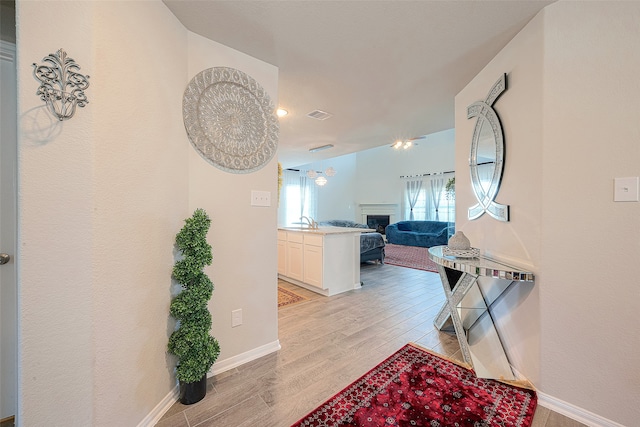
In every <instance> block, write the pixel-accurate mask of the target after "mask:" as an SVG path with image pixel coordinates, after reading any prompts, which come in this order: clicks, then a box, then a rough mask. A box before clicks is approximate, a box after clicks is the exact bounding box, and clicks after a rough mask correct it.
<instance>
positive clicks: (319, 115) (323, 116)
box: [307, 110, 333, 120]
mask: <svg viewBox="0 0 640 427" xmlns="http://www.w3.org/2000/svg"><path fill="white" fill-rule="evenodd" d="M331 116H333V114H331V113H327V112H326V111H322V110H313V111H312V112H310V113H308V114H307V117H310V118H312V119H316V120H327V119H328V118H329V117H331Z"/></svg>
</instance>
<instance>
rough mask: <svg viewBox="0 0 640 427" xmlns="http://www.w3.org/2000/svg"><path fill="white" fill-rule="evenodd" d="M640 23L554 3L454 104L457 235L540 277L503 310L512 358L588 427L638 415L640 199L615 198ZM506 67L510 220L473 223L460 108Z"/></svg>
mask: <svg viewBox="0 0 640 427" xmlns="http://www.w3.org/2000/svg"><path fill="white" fill-rule="evenodd" d="M639 19H640V5H639V4H637V3H632V2H587V3H584V2H580V3H578V2H568V1H567V2H565V1H561V2H558V3H554V4H552V5H550V6H548V7H546V8H545V9H544V10H543V11H542V12H541V13H540V14H539V15H538V16H537V17H536V18H535V19H534V20H532V21H531V22H530V23H529V24H528V25H527V27H525V29H523V31H522V32H521V33H520V34H518V36H516V38H514V40H513V41H512V42H511V43H510V44H509V45H508V46H506V47H505V49H503V50H502V51H501V52H500V53H499V54H498V55H497V56H496V57H495V58H494V59H493V61H491V63H489V64H488V65H487V67H486V68H485V69H484V70H483V71H482V72H481V73H480V74H478V76H476V78H474V80H473V81H472V82H471V83H470V84H469V85H468V86H467V87H466V88H465V89H464V90H463V91H461V92H460V94H458V96H457V97H456V165H457V169H458V178H459V179H457V180H456V181H457V182H456V203H457V218H456V219H457V224H458V228H459V229H463V230H464V232H465V234H467V235H468V236H469V238H470V240H471V243H472V244H473V245H474V246H478V247H480V248H481V249H483V250H485V251H488V252H490V253H492V254H493V255H494V256H497V257H500V258H503V259H505V260H508V261H511V262H513V263H516V264H517V265H521V266H523V267H525V268H526V267H527V266H530V267H531V269H532V270H533V271H534V273H535V274H536V282H535V285H534V286H533V288H531V289H529V288H527V287H525V288H524V289H522V290H521V291H520V292H518V293H516V294H513V295H511V296H509V300H510V301H509V304H510V305H511V306H512V308H513V311H512V313H511V315H510V316H509V317H507V316H506V314H505V313H506V310H504V308H505V307H501V308H499V309H498V311H499V312H500V313H501V314H502V316H503V317H502V318H501V319H500V320H501V323H500V327H501V332H502V333H503V337H506V341H507V347H508V353H509V356H510V357H511V360H512V362H513V363H514V365H515V366H516V368H518V370H520V371H521V372H522V373H524V374H525V375H526V376H528V377H529V379H531V380H532V381H533V382H534V384H535V386H536V387H537V388H538V390H539V391H540V394H539V396H540V400H541V403H542V404H543V405H545V406H548V407H551V408H552V409H555V410H559V411H560V412H564V413H565V414H567V415H570V416H572V417H574V418H576V419H579V420H581V421H583V422H585V423H588V424H590V425H614V423H620V424H622V425H635V424H636V423H637V420H638V419H640V409H639V407H638V405H637V402H638V401H640V388H639V387H638V381H639V379H640V371H639V370H638V364H637V354H638V350H640V338H638V335H637V334H636V333H635V332H633V331H634V327H635V326H634V325H635V324H636V320H637V317H638V316H637V309H636V308H635V306H634V303H633V302H634V301H636V300H637V299H638V297H639V296H640V291H638V287H637V284H636V283H635V280H634V279H633V278H635V277H638V275H639V274H640V265H639V264H638V262H637V259H638V254H639V253H640V203H614V202H613V178H614V177H617V176H638V175H640V168H639V166H638V165H640V148H639V147H640V145H639V144H638V136H639V135H640V132H639V131H638V126H637V122H638V118H637V108H636V103H637V102H636V100H637V99H638V97H639V96H640V85H638V79H637V76H636V73H635V71H634V70H637V69H638V67H639V65H640V49H638V47H640V46H639V44H640V30H639V27H638V26H637V22H638V20H639ZM503 72H506V73H508V76H509V89H508V90H507V91H506V92H505V94H504V95H503V96H502V97H501V98H500V99H499V100H498V101H497V103H496V104H495V108H496V110H497V111H498V114H499V115H500V117H501V119H502V123H503V126H504V129H505V144H506V164H505V173H504V177H503V185H502V187H501V190H500V192H499V193H498V196H497V201H498V202H500V203H506V204H509V205H510V206H511V213H512V218H511V221H510V222H509V223H500V222H498V221H495V220H493V219H491V218H489V217H487V216H486V215H485V216H484V217H482V218H480V219H478V220H476V221H471V222H469V221H467V220H466V215H467V208H468V207H469V206H471V205H472V204H474V203H475V201H474V200H473V197H472V193H471V189H470V187H469V186H468V184H467V186H463V183H464V182H468V168H467V166H466V165H467V161H468V156H469V148H470V142H471V134H472V127H473V124H474V123H475V120H466V107H467V106H468V105H469V104H470V103H471V102H473V101H476V100H479V99H483V98H484V97H485V96H486V93H487V91H488V89H489V88H490V87H491V85H492V84H493V82H495V80H496V79H497V78H498V77H499V75H500V74H501V73H503ZM463 170H464V171H465V172H464V173H463ZM465 175H466V176H465Z"/></svg>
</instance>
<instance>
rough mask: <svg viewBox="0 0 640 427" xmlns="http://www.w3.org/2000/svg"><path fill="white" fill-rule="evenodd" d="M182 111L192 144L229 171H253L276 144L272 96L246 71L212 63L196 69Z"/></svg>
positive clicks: (275, 122) (259, 166) (211, 161)
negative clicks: (197, 71) (212, 66)
mask: <svg viewBox="0 0 640 427" xmlns="http://www.w3.org/2000/svg"><path fill="white" fill-rule="evenodd" d="M182 115H183V118H184V126H185V128H186V130H187V135H188V136H189V140H190V141H191V144H192V145H193V147H194V148H195V149H196V150H197V151H198V152H199V153H200V155H202V157H204V158H205V159H206V160H207V161H208V162H209V163H211V164H212V165H214V166H216V167H217V168H219V169H222V170H224V171H226V172H232V173H249V172H254V171H256V170H258V169H260V168H262V167H263V166H264V165H265V164H267V163H268V162H269V160H271V158H272V157H273V155H274V154H275V152H276V149H277V148H278V133H279V125H278V118H277V116H276V113H275V108H274V106H273V104H272V103H271V98H269V95H268V94H267V92H266V91H265V90H264V89H263V88H262V87H261V86H260V85H259V84H258V82H256V81H255V80H254V79H253V78H251V77H250V76H248V75H246V74H245V73H243V72H242V71H239V70H236V69H233V68H227V67H214V68H209V69H206V70H204V71H201V72H200V73H198V74H197V75H196V76H195V77H194V78H193V79H191V81H190V82H189V84H188V85H187V88H186V89H185V91H184V96H183V98H182Z"/></svg>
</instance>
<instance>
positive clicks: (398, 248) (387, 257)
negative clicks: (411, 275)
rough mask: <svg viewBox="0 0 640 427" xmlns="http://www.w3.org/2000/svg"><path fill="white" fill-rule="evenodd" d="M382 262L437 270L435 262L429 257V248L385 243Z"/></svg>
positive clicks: (418, 268) (435, 271)
mask: <svg viewBox="0 0 640 427" xmlns="http://www.w3.org/2000/svg"><path fill="white" fill-rule="evenodd" d="M384 262H385V264H391V265H398V266H400V267H409V268H415V269H417V270H425V271H433V272H434V273H437V272H438V267H437V266H436V263H435V262H433V261H431V260H430V259H429V248H421V247H418V246H405V245H394V244H391V243H387V244H386V245H385V246H384Z"/></svg>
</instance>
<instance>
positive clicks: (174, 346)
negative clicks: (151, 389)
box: [168, 209, 220, 405]
mask: <svg viewBox="0 0 640 427" xmlns="http://www.w3.org/2000/svg"><path fill="white" fill-rule="evenodd" d="M210 225H211V220H210V219H209V216H208V215H207V214H206V212H205V211H204V210H202V209H196V211H195V212H194V213H193V216H192V217H191V218H187V219H186V220H185V225H184V227H183V228H182V230H180V232H179V233H178V234H177V235H176V246H177V247H178V249H179V250H180V252H181V254H182V255H183V258H182V259H181V260H179V261H177V262H176V263H175V264H174V266H173V274H172V275H173V278H174V279H175V280H176V281H177V282H178V283H180V284H181V285H182V291H181V292H180V293H179V294H178V295H177V296H176V297H175V298H174V299H173V301H172V302H171V305H170V307H169V312H170V313H171V315H172V316H173V317H174V318H175V319H176V320H178V322H179V325H178V329H176V330H175V331H174V332H173V333H172V334H171V337H170V338H169V344H168V349H169V353H171V354H174V355H176V356H177V357H178V366H177V368H176V378H177V379H178V380H179V381H180V389H181V391H180V394H181V398H180V402H181V403H183V404H185V405H190V404H193V403H196V402H198V401H200V400H202V399H203V398H204V396H205V395H206V392H207V372H208V371H209V369H210V368H211V365H213V363H214V362H215V361H216V359H217V358H218V355H219V354H220V345H219V344H218V341H217V340H216V339H215V338H213V337H212V336H211V335H209V331H210V330H211V313H209V309H208V308H207V304H208V302H209V299H210V298H211V295H212V293H213V283H212V282H211V280H210V279H209V277H208V276H207V275H206V273H205V272H204V271H203V270H204V267H205V266H206V265H211V261H212V259H213V256H212V253H211V246H210V245H209V244H208V243H207V231H208V230H209V227H210Z"/></svg>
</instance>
